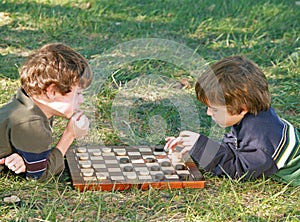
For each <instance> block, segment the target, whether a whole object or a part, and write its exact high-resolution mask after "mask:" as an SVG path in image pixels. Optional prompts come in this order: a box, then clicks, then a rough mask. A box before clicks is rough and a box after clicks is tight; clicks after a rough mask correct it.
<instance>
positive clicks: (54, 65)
mask: <svg viewBox="0 0 300 222" xmlns="http://www.w3.org/2000/svg"><path fill="white" fill-rule="evenodd" d="M20 81H21V85H22V88H23V89H24V90H25V91H26V93H27V94H28V95H30V96H31V95H40V94H42V93H44V92H45V91H46V89H47V87H48V86H50V85H51V84H54V85H55V87H56V89H57V90H58V92H60V93H61V94H62V95H65V94H66V93H69V92H70V91H71V88H72V86H75V85H77V84H79V86H80V87H81V88H86V87H88V86H89V85H90V83H91V81H92V70H91V68H90V66H89V64H88V62H87V60H86V59H85V58H84V57H83V56H82V55H80V54H79V53H78V52H76V51H74V50H73V49H71V48H70V47H68V46H66V45H64V44H60V43H53V44H47V45H45V46H43V47H42V48H40V49H39V50H37V51H36V52H34V53H33V54H31V55H30V56H28V58H27V60H26V62H25V63H24V65H23V66H22V68H21V70H20Z"/></svg>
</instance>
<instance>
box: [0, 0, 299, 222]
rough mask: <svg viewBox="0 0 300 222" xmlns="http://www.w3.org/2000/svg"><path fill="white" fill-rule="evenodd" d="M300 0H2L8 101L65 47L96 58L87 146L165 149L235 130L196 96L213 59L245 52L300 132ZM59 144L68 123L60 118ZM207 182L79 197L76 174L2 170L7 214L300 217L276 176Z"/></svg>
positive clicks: (1, 54)
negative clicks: (181, 138)
mask: <svg viewBox="0 0 300 222" xmlns="http://www.w3.org/2000/svg"><path fill="white" fill-rule="evenodd" d="M299 4H300V3H299V2H298V1H294V0H286V1H280V0H273V1H262V0H258V1H247V0H240V1H237V0H232V1H209V0H157V1H143V0H139V1H138V0H122V1H121V0H119V1H117V0H101V1H96V0H91V1H87V0H76V1H66V0H61V1H58V0H45V1H42V0H41V1H25V0H18V1H17V0H16V1H14V0H2V1H1V4H0V39H1V41H0V85H1V87H0V94H1V96H0V106H2V105H3V104H5V103H6V102H7V101H8V100H9V99H10V98H11V97H12V96H13V94H14V93H15V90H16V89H17V88H18V85H19V82H18V69H19V67H20V66H21V65H22V62H23V61H24V59H25V58H26V56H27V55H28V54H30V52H31V51H32V50H35V49H38V48H39V47H41V46H42V45H44V44H46V43H50V42H62V43H65V44H67V45H69V46H71V47H72V48H74V49H76V50H77V51H79V52H80V53H81V54H82V55H84V56H85V57H86V58H87V59H88V60H89V61H90V64H91V66H92V68H93V71H94V74H95V81H94V82H93V84H92V86H91V87H90V88H89V89H88V90H87V91H86V93H85V95H86V103H85V106H84V107H83V109H84V111H85V112H86V113H87V115H88V116H89V117H90V120H91V130H90V134H89V136H88V137H86V138H85V139H83V140H79V141H76V142H75V143H74V145H81V144H86V143H93V144H104V145H106V146H110V145H137V144H138V145H148V144H163V143H164V138H165V136H168V135H177V134H178V133H179V131H181V130H184V129H187V130H194V131H198V132H201V133H203V134H205V135H210V136H211V137H214V138H215V139H220V138H221V136H222V134H223V130H222V129H220V128H218V127H216V126H215V125H214V124H213V123H212V122H211V120H210V118H208V117H207V116H206V115H205V107H204V106H203V105H201V104H200V103H199V102H197V101H196V99H195V96H194V89H193V86H194V82H195V78H196V77H197V72H198V71H199V70H201V68H202V67H203V66H206V65H207V64H210V63H212V62H215V61H217V60H219V59H221V58H223V57H225V56H230V55H244V56H247V57H248V58H250V59H252V60H253V61H255V62H256V63H257V64H258V65H259V66H260V67H261V68H262V69H263V71H264V72H265V74H266V76H267V78H268V81H269V86H270V91H271V94H272V103H273V107H274V108H275V110H276V112H277V113H278V114H279V115H280V116H281V117H282V118H285V119H286V120H288V121H290V122H292V123H293V124H294V125H295V126H296V127H297V128H300V115H299V113H300V102H299V98H300V97H299V96H300V91H299V87H300V65H299V64H300V19H299V18H300V5H299ZM54 124H55V126H54V127H55V131H54V135H55V137H56V139H58V138H59V135H60V134H61V133H62V130H63V127H64V125H65V124H66V120H63V119H60V118H57V119H55V122H54ZM205 177H206V181H207V182H206V187H205V188H204V189H179V190H157V189H153V188H150V189H149V190H147V191H141V190H138V189H133V190H128V191H123V192H118V191H114V192H100V191H87V192H79V191H77V190H76V189H74V188H73V187H72V184H71V179H70V176H69V174H68V172H67V171H65V172H64V173H63V174H62V175H61V176H59V177H57V178H56V179H55V180H54V181H53V180H51V181H46V182H43V183H40V182H36V181H27V180H25V179H23V178H21V177H16V176H15V175H13V174H12V173H9V172H1V173H0V198H1V199H3V197H5V196H10V195H17V196H18V197H19V198H20V199H21V202H20V203H19V204H18V205H13V204H5V203H2V202H0V221H300V210H299V209H300V189H299V187H290V186H287V185H285V184H281V183H278V182H276V181H273V180H271V179H269V178H262V179H258V180H255V181H248V182H242V181H237V180H231V179H229V178H226V177H224V178H215V177H213V176H211V175H209V174H205Z"/></svg>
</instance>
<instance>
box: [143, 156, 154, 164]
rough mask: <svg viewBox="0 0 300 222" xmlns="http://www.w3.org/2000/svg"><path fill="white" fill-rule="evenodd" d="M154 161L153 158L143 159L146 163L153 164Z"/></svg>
mask: <svg viewBox="0 0 300 222" xmlns="http://www.w3.org/2000/svg"><path fill="white" fill-rule="evenodd" d="M155 161H156V159H155V158H154V157H146V158H145V162H146V163H154V162H155Z"/></svg>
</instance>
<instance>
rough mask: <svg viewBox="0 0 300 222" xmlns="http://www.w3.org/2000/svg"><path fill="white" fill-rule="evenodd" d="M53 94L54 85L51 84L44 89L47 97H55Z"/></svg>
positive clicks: (54, 93) (52, 98) (54, 92)
mask: <svg viewBox="0 0 300 222" xmlns="http://www.w3.org/2000/svg"><path fill="white" fill-rule="evenodd" d="M55 95H56V89H55V85H54V84H51V85H50V86H48V87H47V89H46V96H47V97H48V99H50V100H54V99H55Z"/></svg>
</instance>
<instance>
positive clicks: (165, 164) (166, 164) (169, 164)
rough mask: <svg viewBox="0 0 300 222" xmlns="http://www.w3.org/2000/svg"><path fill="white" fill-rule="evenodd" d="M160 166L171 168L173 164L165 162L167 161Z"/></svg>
mask: <svg viewBox="0 0 300 222" xmlns="http://www.w3.org/2000/svg"><path fill="white" fill-rule="evenodd" d="M160 165H161V166H162V167H169V166H171V162H170V161H167V160H165V161H162V162H161V163H160Z"/></svg>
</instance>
